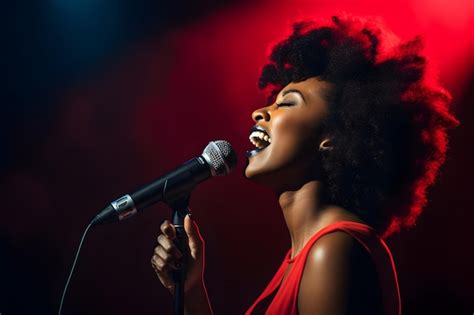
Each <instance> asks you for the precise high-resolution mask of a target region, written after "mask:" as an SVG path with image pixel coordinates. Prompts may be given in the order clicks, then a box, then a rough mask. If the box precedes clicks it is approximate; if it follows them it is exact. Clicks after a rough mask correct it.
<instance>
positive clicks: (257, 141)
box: [246, 126, 272, 157]
mask: <svg viewBox="0 0 474 315" xmlns="http://www.w3.org/2000/svg"><path fill="white" fill-rule="evenodd" d="M249 140H250V142H251V143H252V144H253V145H254V146H255V148H254V149H252V150H249V151H247V152H246V155H247V157H251V156H254V155H256V154H257V153H259V152H260V151H262V150H264V149H265V148H266V147H268V146H269V145H270V144H271V143H272V138H271V137H270V135H269V134H268V132H267V131H266V130H265V129H264V128H263V127H260V126H253V127H252V129H250V135H249Z"/></svg>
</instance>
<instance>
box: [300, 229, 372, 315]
mask: <svg viewBox="0 0 474 315" xmlns="http://www.w3.org/2000/svg"><path fill="white" fill-rule="evenodd" d="M361 291H364V292H361ZM378 293H380V290H379V288H378V282H377V277H376V271H375V266H374V264H373V262H372V259H371V257H370V255H369V253H368V252H367V250H366V249H365V248H364V247H363V246H362V244H360V243H359V242H358V241H357V240H356V239H354V238H353V237H352V236H351V235H349V234H348V233H346V232H343V231H336V232H332V233H329V234H326V235H324V236H322V237H321V238H320V239H319V240H317V241H316V242H315V244H314V245H313V246H312V248H311V249H310V251H309V253H308V257H307V260H306V264H305V268H304V272H303V277H302V279H301V285H300V291H299V294H298V308H299V312H300V314H302V315H304V314H334V315H335V314H353V313H354V314H358V313H364V314H377V311H376V309H378V307H379V305H375V304H377V303H378V301H379V298H378V297H377V294H378ZM362 295H366V296H362ZM374 299H375V300H374ZM364 303H368V304H372V305H364ZM372 309H373V310H372Z"/></svg>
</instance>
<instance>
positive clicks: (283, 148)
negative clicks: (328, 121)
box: [245, 77, 331, 187]
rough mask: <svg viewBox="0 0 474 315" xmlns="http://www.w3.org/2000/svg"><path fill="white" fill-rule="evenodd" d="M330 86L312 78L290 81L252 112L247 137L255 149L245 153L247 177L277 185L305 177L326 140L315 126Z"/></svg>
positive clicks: (325, 107) (323, 113) (325, 106)
mask: <svg viewBox="0 0 474 315" xmlns="http://www.w3.org/2000/svg"><path fill="white" fill-rule="evenodd" d="M330 88H331V84H330V83H328V82H325V81H321V80H319V79H318V78H316V77H312V78H309V79H307V80H305V81H300V82H296V83H293V82H292V83H290V84H288V85H287V86H285V87H284V88H283V89H282V90H281V91H280V93H279V94H278V96H277V98H276V101H275V103H274V104H272V105H270V106H267V107H263V108H260V109H258V110H256V111H254V112H253V113H252V119H253V120H254V121H255V123H256V124H255V126H254V127H253V128H252V130H251V132H250V136H249V138H250V141H251V142H252V143H253V144H254V145H255V149H253V150H251V151H248V152H247V156H248V162H249V163H248V165H247V167H246V169H245V176H246V177H247V178H249V179H252V180H255V181H257V182H261V183H263V184H267V185H270V186H280V187H281V185H282V184H285V183H287V184H288V183H294V184H297V183H296V182H295V181H299V180H301V179H302V177H304V176H307V174H308V171H309V170H310V169H311V168H314V166H315V165H314V164H315V163H316V161H317V156H318V150H319V146H320V144H321V142H323V141H324V140H325V139H329V138H325V137H323V135H321V134H320V131H319V126H320V124H321V120H322V119H323V118H324V117H326V115H327V113H328V104H327V102H326V100H325V99H324V95H325V94H326V93H327V92H328V91H329V90H328V89H330ZM326 143H329V142H326ZM326 146H328V145H327V144H326Z"/></svg>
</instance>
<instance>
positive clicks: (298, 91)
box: [281, 89, 306, 103]
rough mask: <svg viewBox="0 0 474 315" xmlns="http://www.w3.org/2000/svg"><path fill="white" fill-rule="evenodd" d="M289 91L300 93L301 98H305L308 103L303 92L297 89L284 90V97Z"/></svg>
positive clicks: (282, 94)
mask: <svg viewBox="0 0 474 315" xmlns="http://www.w3.org/2000/svg"><path fill="white" fill-rule="evenodd" d="M288 93H297V94H299V95H300V96H301V98H302V99H303V101H304V102H305V103H306V99H305V98H304V95H303V93H301V91H300V90H297V89H289V90H285V91H283V92H282V93H281V96H282V97H283V96H285V95H286V94H288Z"/></svg>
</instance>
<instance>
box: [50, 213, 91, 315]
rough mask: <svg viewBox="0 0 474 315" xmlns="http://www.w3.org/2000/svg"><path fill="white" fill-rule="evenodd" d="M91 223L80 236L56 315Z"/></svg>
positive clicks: (59, 312)
mask: <svg viewBox="0 0 474 315" xmlns="http://www.w3.org/2000/svg"><path fill="white" fill-rule="evenodd" d="M92 223H93V222H91V223H89V225H88V226H87V228H86V229H85V231H84V233H83V234H82V238H81V242H80V243H79V247H78V248H77V252H76V257H75V258H74V262H73V263H72V268H71V271H70V272H69V277H68V278H67V281H66V285H65V286H64V290H63V294H62V297H61V302H60V304H59V311H58V315H61V312H62V310H63V303H64V297H65V296H66V291H67V288H68V286H69V281H71V277H72V273H73V272H74V268H75V267H76V263H77V258H78V257H79V253H80V252H81V247H82V243H83V242H84V239H85V237H86V235H87V232H89V229H90V228H91V226H92Z"/></svg>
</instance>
